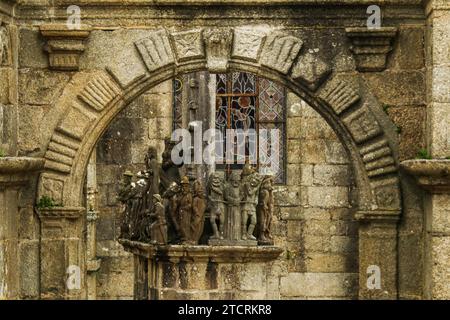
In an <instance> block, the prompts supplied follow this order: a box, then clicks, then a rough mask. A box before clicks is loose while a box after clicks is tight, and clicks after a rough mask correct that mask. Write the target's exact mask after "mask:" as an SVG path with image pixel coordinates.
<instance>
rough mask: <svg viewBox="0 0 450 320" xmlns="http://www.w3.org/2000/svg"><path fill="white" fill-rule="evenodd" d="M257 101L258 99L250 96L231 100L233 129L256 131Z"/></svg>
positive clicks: (231, 124)
mask: <svg viewBox="0 0 450 320" xmlns="http://www.w3.org/2000/svg"><path fill="white" fill-rule="evenodd" d="M255 100H256V97H248V96H240V97H239V96H238V97H232V98H231V112H230V121H231V123H230V128H231V129H243V130H248V129H256V118H255V114H256V110H255Z"/></svg>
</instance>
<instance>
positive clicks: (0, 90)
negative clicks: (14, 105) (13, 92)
mask: <svg viewBox="0 0 450 320" xmlns="http://www.w3.org/2000/svg"><path fill="white" fill-rule="evenodd" d="M10 81H11V80H10V68H0V83H1V84H2V85H1V86H0V103H2V104H9V103H10V96H9V88H10V86H11V85H12V83H11V82H10Z"/></svg>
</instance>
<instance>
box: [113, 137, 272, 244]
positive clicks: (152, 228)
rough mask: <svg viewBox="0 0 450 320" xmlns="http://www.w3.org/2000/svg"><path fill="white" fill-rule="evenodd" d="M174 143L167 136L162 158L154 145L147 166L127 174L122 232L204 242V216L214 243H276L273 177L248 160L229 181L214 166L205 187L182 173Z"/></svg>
mask: <svg viewBox="0 0 450 320" xmlns="http://www.w3.org/2000/svg"><path fill="white" fill-rule="evenodd" d="M173 147H174V144H173V142H171V141H170V140H169V139H166V141H165V150H164V152H163V155H162V163H161V164H160V163H158V161H157V151H156V149H155V148H154V147H150V148H149V149H148V151H147V154H146V156H145V163H146V169H145V170H144V171H140V172H138V173H137V175H136V177H137V180H136V181H134V180H133V177H134V175H133V174H132V173H131V172H130V171H126V172H125V173H124V174H123V178H122V180H121V182H120V189H119V194H118V200H119V201H120V202H121V203H122V204H123V218H122V224H121V234H120V237H121V238H124V239H130V240H133V241H140V242H147V243H152V244H160V245H163V244H168V243H171V244H190V245H196V244H199V242H200V239H201V238H202V236H203V235H204V229H205V221H206V223H209V224H210V226H211V230H212V231H211V233H212V235H210V236H209V240H208V244H209V245H258V244H259V245H273V237H272V235H271V221H272V216H273V211H274V198H273V177H272V176H270V175H267V176H261V175H260V174H259V173H258V172H256V170H255V169H254V168H253V167H252V166H250V165H249V164H245V165H244V167H243V169H242V172H240V173H239V172H237V171H233V172H232V173H231V174H230V176H229V179H228V181H225V179H223V178H222V176H221V175H220V173H218V172H213V173H212V174H211V175H210V177H209V179H208V182H207V186H206V196H205V188H204V187H203V183H202V181H201V180H200V179H196V178H192V177H191V178H189V177H187V176H183V177H181V176H180V171H179V168H180V167H181V165H176V164H174V163H173V162H172V160H171V151H172V149H173Z"/></svg>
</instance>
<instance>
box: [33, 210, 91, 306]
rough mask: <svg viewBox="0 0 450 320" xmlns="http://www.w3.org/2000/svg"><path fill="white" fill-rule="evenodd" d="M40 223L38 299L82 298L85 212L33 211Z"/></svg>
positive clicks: (83, 289)
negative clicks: (39, 294) (39, 297)
mask: <svg viewBox="0 0 450 320" xmlns="http://www.w3.org/2000/svg"><path fill="white" fill-rule="evenodd" d="M36 211H37V213H38V215H39V219H40V221H41V252H40V260H41V262H40V263H41V299H82V298H84V297H85V292H84V291H85V288H84V283H85V279H84V277H85V272H86V266H85V250H84V249H85V248H84V243H83V229H84V219H83V213H84V212H85V209H84V208H80V207H53V208H48V209H37V210H36Z"/></svg>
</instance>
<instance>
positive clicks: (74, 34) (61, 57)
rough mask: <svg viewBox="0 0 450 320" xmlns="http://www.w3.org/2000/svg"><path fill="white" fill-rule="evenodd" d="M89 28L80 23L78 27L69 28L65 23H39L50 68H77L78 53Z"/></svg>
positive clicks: (81, 48)
mask: <svg viewBox="0 0 450 320" xmlns="http://www.w3.org/2000/svg"><path fill="white" fill-rule="evenodd" d="M91 30H92V29H91V27H90V26H87V25H82V26H80V28H79V29H69V28H67V26H66V25H65V24H44V25H41V26H40V31H41V35H42V36H43V37H44V38H45V40H46V45H45V47H44V50H45V51H47V52H48V60H49V66H50V69H52V70H64V71H76V70H78V69H79V61H80V55H81V54H82V53H83V51H84V48H85V46H84V41H85V40H86V39H87V38H88V37H89V34H90V32H91Z"/></svg>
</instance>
